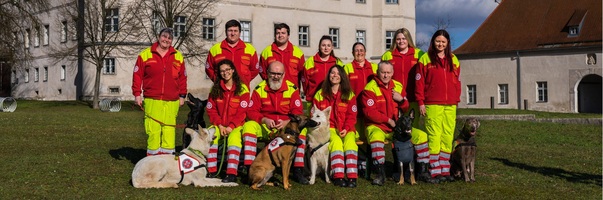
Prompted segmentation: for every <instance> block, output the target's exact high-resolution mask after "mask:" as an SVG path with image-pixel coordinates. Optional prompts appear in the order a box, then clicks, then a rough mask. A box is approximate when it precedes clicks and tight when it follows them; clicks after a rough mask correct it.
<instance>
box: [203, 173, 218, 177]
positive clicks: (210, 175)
mask: <svg viewBox="0 0 603 200" xmlns="http://www.w3.org/2000/svg"><path fill="white" fill-rule="evenodd" d="M206 177H207V178H218V172H210V173H207V176H206Z"/></svg>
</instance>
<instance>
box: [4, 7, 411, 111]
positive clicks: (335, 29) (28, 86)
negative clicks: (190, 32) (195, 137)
mask: <svg viewBox="0 0 603 200" xmlns="http://www.w3.org/2000/svg"><path fill="white" fill-rule="evenodd" d="M57 2H59V1H50V3H51V4H57ZM128 2H130V0H124V2H123V3H124V4H127V3H128ZM58 6H59V5H53V6H51V7H52V8H51V9H50V10H48V11H47V12H44V13H40V14H38V15H39V16H40V18H41V20H42V25H41V26H40V27H31V29H30V30H31V32H28V33H24V34H25V35H27V36H26V37H27V38H28V39H27V40H26V41H25V42H28V45H29V49H30V51H31V52H32V54H33V55H34V56H35V57H36V59H35V60H33V61H32V65H31V67H21V68H19V67H15V68H14V69H13V70H12V71H11V72H10V73H11V85H12V87H11V89H12V92H11V93H12V96H13V97H14V98H19V99H38V100H76V99H91V97H92V95H93V86H94V77H95V70H94V66H92V65H91V64H90V63H88V62H83V66H82V67H81V68H80V69H82V73H81V74H82V81H81V83H78V81H76V79H75V76H76V74H78V66H77V62H75V61H60V62H58V63H57V62H56V61H54V60H52V58H50V57H48V54H49V53H50V52H49V50H50V49H51V48H49V46H52V45H59V44H62V43H68V44H71V43H74V42H76V41H75V40H74V39H76V38H75V37H74V35H73V34H72V35H69V34H67V33H70V32H72V31H66V30H67V29H69V28H70V27H73V26H70V25H64V24H62V23H57V21H60V19H57V17H60V15H59V14H58V10H57V9H56V8H57V7H58ZM113 9H117V10H118V11H119V10H120V9H124V8H119V7H117V8H113ZM122 11H123V10H122ZM116 13H121V12H116ZM210 15H211V16H212V17H206V18H204V19H203V21H204V22H205V25H204V27H206V29H205V30H206V31H207V33H205V32H204V34H207V35H208V37H207V38H206V39H205V40H204V41H203V42H204V43H206V44H207V45H205V48H207V49H209V48H210V47H211V46H212V45H213V44H215V43H218V42H221V41H222V40H223V39H224V38H225V33H224V26H223V24H224V23H226V21H228V20H230V19H236V20H239V21H240V22H241V23H242V26H243V28H242V34H241V39H243V40H244V41H246V42H248V43H250V44H252V45H253V46H254V47H255V49H256V51H257V53H258V56H259V54H260V53H261V51H262V50H263V49H264V48H266V47H267V46H268V45H270V44H271V43H272V42H273V40H274V33H273V31H274V30H273V27H274V24H275V23H287V24H288V25H289V26H290V28H291V34H290V41H291V43H292V44H294V45H297V46H299V47H300V49H301V50H302V51H303V52H304V54H305V56H306V59H307V58H309V57H310V56H313V55H314V54H316V52H317V51H318V40H319V39H320V37H321V36H322V35H331V36H332V37H333V39H334V41H335V42H334V43H336V44H335V55H337V56H338V57H340V58H341V59H342V61H343V62H344V63H348V62H351V61H352V60H353V56H352V44H354V43H355V42H356V41H361V42H363V43H364V44H365V45H366V48H367V58H370V57H373V58H375V60H373V61H378V59H379V58H380V57H381V55H382V54H383V52H385V51H386V49H387V48H389V44H391V42H392V35H393V33H394V32H395V30H396V29H398V28H402V27H405V28H408V29H409V30H410V31H411V32H413V34H414V32H415V30H416V28H415V1H414V0H409V1H400V0H355V1H339V0H307V1H296V0H286V1H283V0H247V1H240V0H232V1H228V0H223V1H219V2H218V3H217V5H216V9H215V10H214V13H212V14H210ZM111 17H112V19H117V20H119V19H120V18H119V17H120V16H119V14H115V15H112V16H111ZM182 17H183V18H180V19H179V20H180V21H179V20H176V21H179V22H181V23H182V20H183V21H184V22H183V24H185V22H186V17H187V16H182ZM65 23H68V24H70V23H72V22H71V21H69V22H65ZM146 25H148V26H151V24H146ZM210 36H211V37H210ZM146 47H148V46H141V47H139V48H138V49H136V51H137V52H140V51H142V50H143V49H144V48H146ZM204 60H205V59H203V61H204ZM135 61H136V56H135V55H134V56H127V55H122V54H120V53H118V52H114V53H112V55H111V56H110V57H108V58H107V59H105V62H104V65H105V66H104V68H103V72H102V73H101V81H100V87H99V88H100V96H101V99H102V98H115V97H119V98H121V99H122V100H133V99H134V97H133V96H132V91H131V84H132V70H133V68H134V62H135ZM185 62H186V65H187V74H188V89H189V92H191V93H193V94H194V95H196V96H201V98H206V97H207V94H208V93H209V88H210V87H211V85H212V83H211V81H210V80H209V79H208V78H207V76H205V72H204V68H203V66H205V65H204V63H202V62H196V61H193V60H185ZM259 82H260V77H259V76H258V77H256V79H254V81H252V85H255V84H257V83H259ZM78 88H81V91H79V92H78V91H76V90H80V89H78Z"/></svg>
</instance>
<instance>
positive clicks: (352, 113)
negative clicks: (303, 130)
mask: <svg viewBox="0 0 603 200" xmlns="http://www.w3.org/2000/svg"><path fill="white" fill-rule="evenodd" d="M312 105H315V106H316V107H317V108H318V109H320V110H324V109H326V108H328V107H329V106H330V107H331V116H330V118H329V124H330V128H336V129H337V130H339V131H342V130H347V131H348V132H349V131H356V128H355V127H354V126H355V125H356V115H357V112H358V107H357V106H356V95H354V93H350V96H349V97H348V99H347V102H343V100H342V99H341V92H338V93H337V94H335V95H334V96H333V98H329V97H327V96H325V95H323V94H322V89H321V90H318V91H317V92H316V95H314V99H313V100H312ZM312 114H314V109H312Z"/></svg>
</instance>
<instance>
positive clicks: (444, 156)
mask: <svg viewBox="0 0 603 200" xmlns="http://www.w3.org/2000/svg"><path fill="white" fill-rule="evenodd" d="M440 158H442V159H445V160H450V154H447V153H444V152H440Z"/></svg>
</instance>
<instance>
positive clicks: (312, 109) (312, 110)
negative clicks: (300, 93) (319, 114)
mask: <svg viewBox="0 0 603 200" xmlns="http://www.w3.org/2000/svg"><path fill="white" fill-rule="evenodd" d="M310 113H311V114H314V106H312V108H311V109H310Z"/></svg>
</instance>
